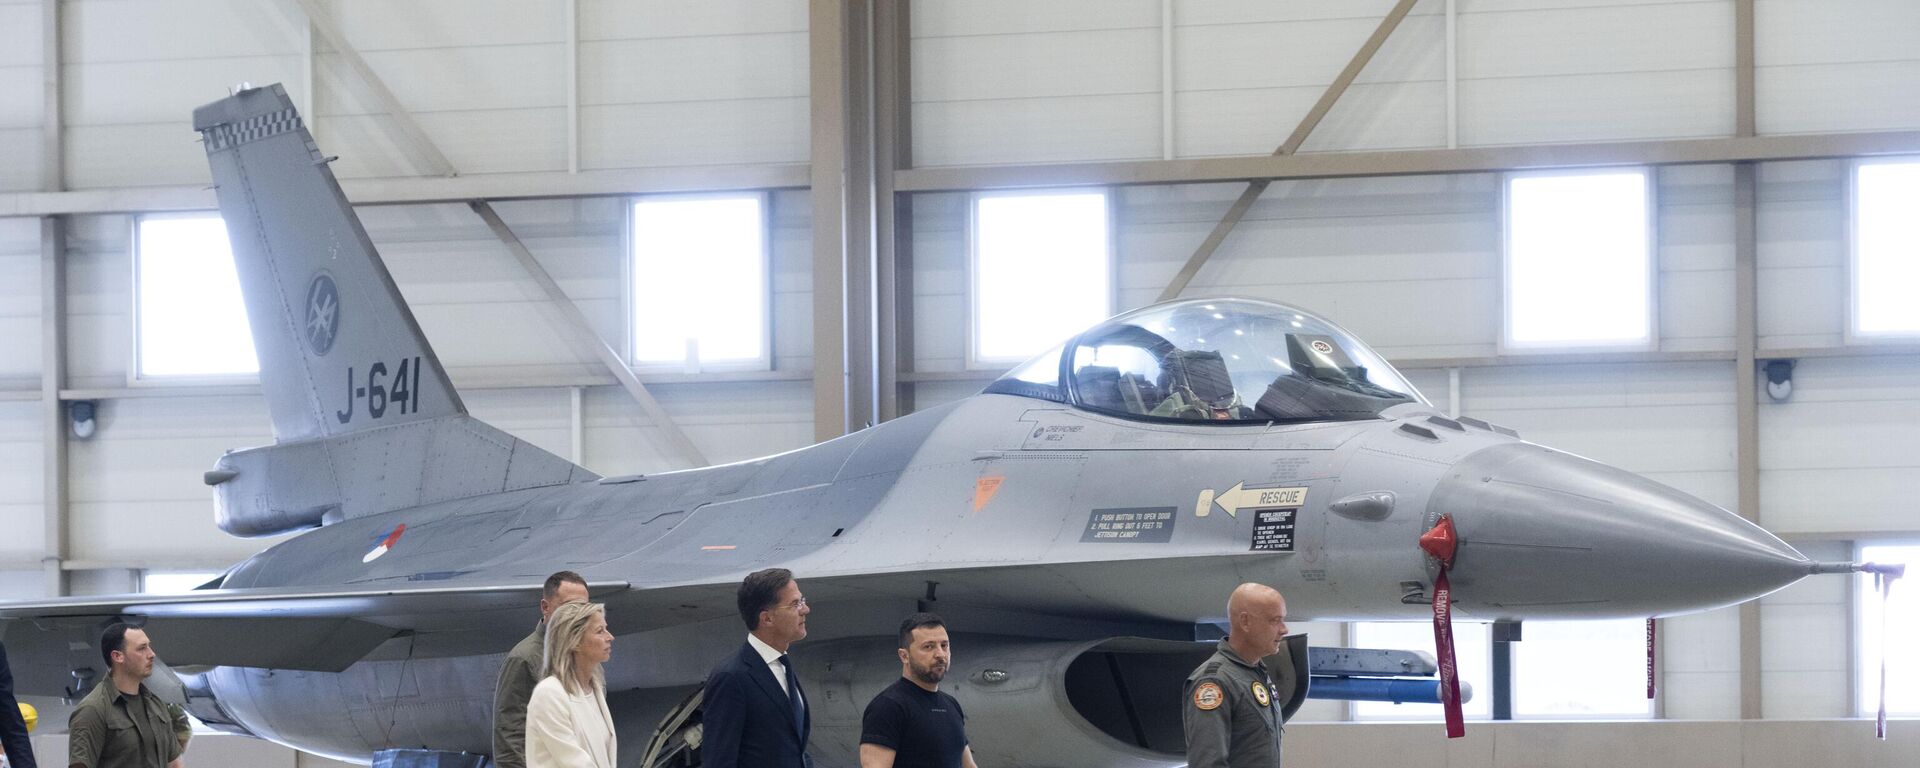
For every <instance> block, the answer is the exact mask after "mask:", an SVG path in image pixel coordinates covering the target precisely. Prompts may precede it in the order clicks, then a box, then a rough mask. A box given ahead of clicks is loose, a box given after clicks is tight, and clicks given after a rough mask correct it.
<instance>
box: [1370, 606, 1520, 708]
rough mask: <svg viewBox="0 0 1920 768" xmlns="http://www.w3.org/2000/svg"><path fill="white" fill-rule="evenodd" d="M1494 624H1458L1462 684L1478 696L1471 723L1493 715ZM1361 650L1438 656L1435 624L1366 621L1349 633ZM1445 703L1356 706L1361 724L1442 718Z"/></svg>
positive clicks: (1469, 704)
mask: <svg viewBox="0 0 1920 768" xmlns="http://www.w3.org/2000/svg"><path fill="white" fill-rule="evenodd" d="M1492 626H1493V625H1491V624H1483V623H1476V622H1463V621H1455V622H1454V623H1453V648H1454V657H1455V659H1456V660H1457V661H1458V664H1459V666H1460V683H1461V687H1462V689H1463V690H1464V689H1465V688H1466V687H1467V686H1472V688H1473V692H1472V694H1471V696H1470V697H1469V698H1468V699H1467V701H1466V703H1464V704H1463V705H1461V711H1462V712H1463V713H1464V714H1466V716H1467V719H1469V720H1472V719H1480V720H1485V719H1487V718H1489V717H1491V716H1492V714H1493V704H1492V701H1493V696H1492V691H1493V682H1492V681H1493V674H1492V669H1493V631H1492ZM1348 637H1349V638H1351V641H1350V643H1349V644H1350V645H1352V646H1353V647H1355V648H1385V649H1390V650H1398V651H1426V652H1427V653H1432V652H1433V624H1432V623H1431V622H1425V621H1361V622H1355V623H1354V624H1353V625H1352V630H1351V632H1350V633H1349V634H1348ZM1442 716H1443V713H1442V712H1441V711H1440V705H1439V704H1391V703H1387V702H1377V701H1356V702H1353V719H1355V720H1435V721H1437V720H1440V719H1441V718H1442Z"/></svg>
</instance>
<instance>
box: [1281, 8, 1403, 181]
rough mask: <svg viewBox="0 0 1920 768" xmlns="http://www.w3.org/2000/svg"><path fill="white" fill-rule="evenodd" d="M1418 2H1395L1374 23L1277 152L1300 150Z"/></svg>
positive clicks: (1283, 153)
mask: <svg viewBox="0 0 1920 768" xmlns="http://www.w3.org/2000/svg"><path fill="white" fill-rule="evenodd" d="M1415 2H1418V0H1400V2H1398V3H1395V4H1394V6H1393V9H1392V10H1389V11H1387V15H1386V16H1385V17H1384V18H1382V19H1380V25H1379V26H1377V27H1374V29H1373V34H1371V35H1368V36H1367V41H1366V42H1364V43H1361V44H1360V50H1358V51H1355V52H1354V54H1353V58H1352V59H1350V60H1348V61H1347V66H1346V68H1345V69H1342V70H1340V75H1339V76H1338V77H1335V78H1334V79H1333V84H1332V85H1329V86H1327V90H1326V92H1325V93H1322V94H1320V100H1319V101H1316V102H1314V103H1313V108H1312V109H1309V110H1307V116H1306V117H1305V118H1303V119H1301V121H1300V124H1299V125H1297V126H1295V127H1294V129H1293V134H1292V135H1290V136H1288V137H1287V141H1286V143H1285V144H1281V145H1280V148H1279V149H1277V150H1274V154H1276V155H1291V154H1293V153H1295V152H1298V151H1300V146H1301V145H1303V144H1306V143H1307V137H1308V136H1311V135H1313V129H1315V128H1318V127H1320V121H1321V120H1323V119H1325V118H1326V116H1327V113H1328V112H1331V111H1333V105H1334V104H1336V103H1338V102H1339V101H1340V97H1341V96H1343V95H1345V94H1346V92H1347V86H1350V85H1353V80H1354V78H1356V77H1359V76H1360V71H1361V70H1363V69H1366V68H1367V63H1368V62H1370V61H1373V55H1374V54H1376V53H1379V52H1380V46H1382V45H1385V44H1386V43H1387V38H1388V37H1391V36H1393V30H1395V29H1398V28H1399V27H1400V20H1401V19H1404V18H1406V17H1407V12H1408V11H1411V10H1413V4H1414V3H1415Z"/></svg>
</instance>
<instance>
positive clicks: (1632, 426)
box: [1461, 363, 1738, 509]
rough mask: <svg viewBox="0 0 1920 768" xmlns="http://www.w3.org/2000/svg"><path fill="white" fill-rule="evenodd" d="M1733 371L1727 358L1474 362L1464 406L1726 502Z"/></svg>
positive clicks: (1731, 498) (1731, 471)
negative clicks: (1636, 361)
mask: <svg viewBox="0 0 1920 768" xmlns="http://www.w3.org/2000/svg"><path fill="white" fill-rule="evenodd" d="M1732 377H1733V373H1732V368H1731V365H1730V364H1725V363H1668V364H1630V365H1538V366H1506V367H1500V368H1485V369H1481V368H1475V369H1470V370H1467V371H1465V372H1463V373H1462V376H1461V379H1462V381H1461V392H1462V396H1461V413H1463V414H1465V415H1468V416H1475V417H1478V418H1482V419H1486V420H1488V421H1491V422H1493V423H1496V424H1500V425H1502V426H1507V427H1512V428H1514V429H1516V430H1519V431H1520V436H1521V437H1524V438H1526V439H1528V440H1532V441H1534V442H1538V443H1542V444H1545V445H1550V446H1553V447H1555V448H1559V449H1561V450H1565V451H1569V452H1572V453H1576V454H1580V455H1582V456H1585V457H1587V458H1590V459H1593V460H1595V461H1601V462H1605V463H1607V464H1612V465H1613V466H1616V467H1619V468H1621V469H1625V470H1627V471H1630V472H1635V473H1638V474H1641V475H1644V476H1646V477H1649V478H1652V479H1654V480H1658V481H1660V482H1662V483H1665V484H1667V485H1671V486H1673V487H1675V488H1678V489H1680V490H1682V491H1686V492H1687V493H1690V494H1693V495H1695V496H1698V497H1700V498H1702V499H1705V500H1706V501H1708V502H1711V503H1713V504H1717V505H1719V506H1721V507H1726V508H1729V509H1731V508H1733V507H1734V506H1736V499H1737V491H1738V489H1737V485H1736V482H1737V481H1736V477H1735V470H1736V467H1735V466H1734V456H1733V445H1734V441H1735V435H1734V430H1735V423H1734V409H1733V405H1734V396H1733V390H1732V388H1731V387H1730V386H1729V381H1730V380H1731V379H1732Z"/></svg>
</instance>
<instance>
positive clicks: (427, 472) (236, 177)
mask: <svg viewBox="0 0 1920 768" xmlns="http://www.w3.org/2000/svg"><path fill="white" fill-rule="evenodd" d="M193 127H194V129H195V130H197V131H199V132H200V134H201V137H202V140H203V141H204V142H205V144H206V150H207V162H208V164H209V165H211V166H212V167H213V181H214V185H215V190H214V191H215V195H216V196H217V197H218V198H219V200H220V215H221V217H222V218H224V219H226V222H227V237H228V239H230V240H231V241H233V260H234V267H235V270H236V271H237V272H238V273H239V275H240V292H241V293H242V294H243V295H244V296H245V299H246V306H247V319H248V321H249V323H250V324H251V325H252V328H253V345H254V350H255V351H256V352H257V353H258V354H259V357H260V385H261V389H262V390H264V392H265V394H266V399H267V410H268V411H269V412H270V413H271V414H272V417H273V436H274V442H275V444H274V445H272V446H268V447H264V448H254V449H249V450H244V451H236V452H232V453H228V454H227V455H225V456H222V457H221V458H220V460H219V462H218V463H217V464H216V465H215V467H214V469H213V471H211V472H208V473H207V475H206V482H207V484H208V485H211V486H214V500H215V504H216V507H217V513H216V515H215V521H216V522H217V523H218V524H219V526H220V528H221V529H222V530H225V531H227V532H228V533H231V534H233V535H236V536H267V535H274V534H280V533H286V532H288V531H294V530H299V529H301V528H307V527H313V526H319V525H326V524H328V523H331V522H336V521H339V520H344V519H352V518H356V517H362V516H366V515H375V514H380V513H383V512H389V511H392V510H396V509H403V508H406V507H411V506H416V505H420V504H430V503H433V502H436V501H444V500H448V499H459V498H467V497H471V496H478V495H483V494H489V493H503V492H507V491H513V490H519V489H524V488H536V487H543V486H549V485H559V484H565V483H572V482H579V481H582V480H586V479H591V478H594V477H596V475H594V474H593V473H592V472H588V471H587V470H585V469H583V468H581V467H578V466H575V465H574V464H573V463H571V462H569V461H567V460H565V459H562V458H560V457H558V456H555V455H553V454H551V453H548V452H546V451H544V450H541V449H540V448H538V447H536V446H533V445H531V444H528V443H527V442H525V441H523V440H520V439H518V438H515V437H513V436H511V435H508V434H506V433H504V432H501V431H500V430H498V429H495V428H493V427H491V426H488V425H486V424H484V423H482V422H480V421H479V420H477V419H474V418H472V417H469V416H467V415H466V408H465V406H463V405H462V404H461V402H460V395H459V393H457V392H455V391H454V388H453V382H452V381H451V380H449V379H448V378H447V372H446V369H444V368H442V367H441V365H440V359H439V358H438V357H436V356H435V355H434V354H433V348H432V347H431V346H429V345H428V344H427V339H426V336H425V335H423V334H421V332H420V326H419V324H418V323H415V322H414V319H413V313H412V312H411V311H409V310H408V309H407V304H406V301H405V300H403V299H402V298H401V296H400V291H399V289H398V288H396V287H394V283H393V277H392V276H391V275H389V274H388V273H387V268H386V265H385V264H383V263H381V261H380V255H379V254H378V253H376V252H375V251H374V248H373V242H372V241H371V240H369V239H368V238H367V232H366V230H365V229H363V228H362V227H361V226H360V219H359V218H358V217H357V216H355V215H354V213H353V207H352V206H351V205H349V204H348V203H347V198H346V195H344V194H342V193H341V191H340V183H339V182H338V181H337V180H335V179H334V177H333V171H332V170H331V169H329V168H328V167H327V164H328V162H329V161H330V158H327V157H324V156H322V155H321V154H320V149H319V147H317V146H316V145H315V144H314V142H313V135H312V134H311V133H308V132H307V129H306V126H305V125H304V124H302V123H301V121H300V115H299V113H298V112H297V111H296V110H295V109H294V107H293V101H292V100H291V99H289V98H287V92H286V90H285V89H283V88H281V87H280V86H279V85H270V86H267V87H265V88H251V89H245V90H241V91H239V92H238V93H235V94H234V95H232V96H229V97H227V98H225V99H221V100H219V101H216V102H214V103H212V104H208V105H206V106H204V107H201V108H199V109H196V110H194V111H193Z"/></svg>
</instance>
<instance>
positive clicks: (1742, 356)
mask: <svg viewBox="0 0 1920 768" xmlns="http://www.w3.org/2000/svg"><path fill="white" fill-rule="evenodd" d="M1755 175H1756V174H1755V168H1754V167H1753V165H1752V164H1751V163H1741V164H1738V165H1735V166H1734V167H1733V196H1734V203H1733V243H1734V245H1733V305H1734V360H1733V393H1734V411H1735V413H1734V440H1735V446H1734V455H1735V465H1736V467H1735V474H1736V476H1737V483H1738V485H1739V490H1738V497H1737V502H1736V509H1735V511H1736V512H1738V513H1739V514H1740V516H1741V517H1744V518H1746V519H1748V520H1751V521H1754V522H1756V523H1757V522H1759V521H1760V404H1759V387H1760V383H1759V375H1758V374H1759V366H1758V364H1757V362H1756V360H1757V358H1756V356H1755V347H1756V346H1757V336H1758V332H1757V314H1758V312H1757V308H1758V305H1759V290H1758V288H1757V284H1758V281H1757V277H1756V276H1757V273H1758V272H1759V270H1758V268H1757V261H1758V259H1757V255H1756V252H1757V247H1756V241H1757V239H1758V238H1757V234H1756V227H1755V220H1756V218H1755V215H1754V205H1755V199H1756V196H1757V195H1756V189H1755V188H1756V187H1757V186H1758V183H1757V181H1756V179H1755V178H1754V177H1755ZM1761 701H1762V699H1761V677H1760V601H1758V600H1749V601H1747V602H1745V603H1741V604H1740V719H1742V720H1758V719H1760V718H1761V717H1762V708H1761Z"/></svg>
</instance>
